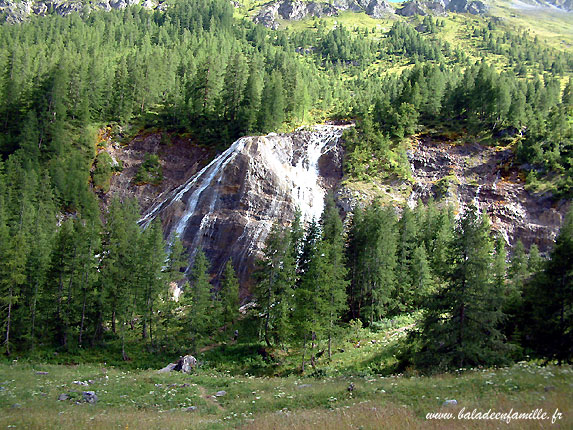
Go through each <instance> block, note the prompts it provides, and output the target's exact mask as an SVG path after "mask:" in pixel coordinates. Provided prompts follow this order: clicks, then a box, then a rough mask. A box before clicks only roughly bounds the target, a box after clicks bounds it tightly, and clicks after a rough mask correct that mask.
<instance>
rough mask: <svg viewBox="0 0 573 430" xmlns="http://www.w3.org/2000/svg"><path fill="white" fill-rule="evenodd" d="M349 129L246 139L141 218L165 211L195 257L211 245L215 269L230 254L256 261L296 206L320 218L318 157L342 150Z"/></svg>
mask: <svg viewBox="0 0 573 430" xmlns="http://www.w3.org/2000/svg"><path fill="white" fill-rule="evenodd" d="M344 128H346V126H333V125H319V126H314V127H312V128H300V129H298V130H296V131H295V132H294V133H290V134H285V135H279V134H276V133H271V134H269V135H267V136H258V137H244V138H241V139H239V140H237V141H236V142H235V143H233V145H231V146H230V147H229V148H228V149H227V150H226V151H225V152H223V153H222V154H220V155H219V156H218V157H217V158H215V159H214V160H213V161H211V162H210V163H209V164H208V165H207V166H205V167H204V168H203V169H202V170H201V171H199V172H198V173H197V174H196V175H194V176H193V177H192V178H191V179H189V180H188V181H187V182H186V183H184V184H183V185H181V186H180V187H179V188H177V189H175V190H173V191H172V192H170V193H169V194H167V195H166V196H165V198H163V199H162V201H160V202H158V203H156V204H155V205H154V206H153V207H152V208H151V210H150V211H149V212H148V213H147V214H146V215H145V216H144V217H143V218H141V220H140V221H139V223H140V225H142V226H144V227H146V226H147V225H149V223H150V222H151V221H152V220H153V219H154V218H156V217H157V216H159V215H160V214H162V216H166V217H167V219H170V220H171V222H170V224H169V230H168V231H166V235H167V236H168V237H169V238H170V240H173V238H174V237H175V235H178V236H179V237H181V238H182V239H184V243H185V246H186V247H187V249H188V250H189V251H190V252H189V255H190V260H191V261H192V260H193V258H194V254H195V250H196V249H198V248H199V247H202V248H203V249H205V250H208V251H209V252H210V253H211V257H212V258H213V259H214V261H215V262H214V267H213V268H214V270H215V271H218V270H219V269H221V270H222V263H224V261H222V260H223V259H226V258H228V256H229V255H230V256H232V258H233V261H234V262H235V263H236V264H238V265H245V266H246V265H249V264H250V265H252V258H254V255H256V253H257V252H258V251H260V250H261V249H262V247H263V244H264V241H265V240H266V237H267V235H268V233H269V231H270V229H271V226H272V224H273V223H274V222H275V221H279V222H280V223H285V222H289V221H290V220H291V217H292V214H293V213H294V210H295V209H297V208H298V209H299V210H300V211H301V215H302V219H303V221H305V222H308V221H310V220H311V219H313V218H314V219H316V220H318V219H319V218H320V216H321V214H322V210H323V207H324V196H325V193H326V191H325V189H324V184H323V183H322V181H323V180H322V177H321V175H320V166H319V161H320V159H321V157H322V156H323V155H324V154H326V153H328V152H329V151H332V150H336V149H337V148H338V146H337V143H338V141H339V139H340V137H341V136H342V132H343V129H344ZM336 160H337V159H336ZM336 163H338V161H336ZM336 163H335V164H336ZM176 202H178V204H177V205H174V203H176ZM218 256H220V257H218ZM219 258H220V259H221V261H219V260H218V259H219ZM225 261H226V260H225ZM248 261H250V262H251V263H247V262H248Z"/></svg>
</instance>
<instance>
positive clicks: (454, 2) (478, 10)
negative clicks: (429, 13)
mask: <svg viewBox="0 0 573 430" xmlns="http://www.w3.org/2000/svg"><path fill="white" fill-rule="evenodd" d="M446 9H447V10H449V11H450V12H457V13H469V14H472V15H483V14H485V13H486V12H487V11H488V10H489V6H488V5H487V4H485V3H484V2H483V1H481V0H451V1H450V2H449V3H448V6H447V8H446Z"/></svg>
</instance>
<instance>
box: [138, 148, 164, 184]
mask: <svg viewBox="0 0 573 430" xmlns="http://www.w3.org/2000/svg"><path fill="white" fill-rule="evenodd" d="M162 180H163V169H162V168H161V164H160V163H159V155H157V154H145V159H144V160H143V163H141V165H140V166H139V169H138V170H137V174H136V175H135V178H133V181H134V182H135V184H136V185H145V184H152V185H159V183H161V181H162Z"/></svg>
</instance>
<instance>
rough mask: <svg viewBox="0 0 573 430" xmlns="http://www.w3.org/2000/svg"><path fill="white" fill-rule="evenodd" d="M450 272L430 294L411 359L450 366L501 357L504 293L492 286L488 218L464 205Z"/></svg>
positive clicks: (439, 366) (426, 365)
mask: <svg viewBox="0 0 573 430" xmlns="http://www.w3.org/2000/svg"><path fill="white" fill-rule="evenodd" d="M451 255H452V257H451V258H452V263H451V264H452V267H453V271H452V273H451V274H450V276H449V277H448V283H447V284H446V285H445V286H444V287H442V288H441V289H440V290H438V291H437V292H436V294H434V295H433V297H432V298H431V301H430V303H429V305H428V309H427V312H426V314H425V315H424V318H423V321H422V322H421V323H420V325H419V329H418V331H417V332H415V333H413V334H412V335H411V338H413V339H415V340H416V341H417V342H418V350H417V352H416V354H415V357H414V363H415V364H416V366H417V367H419V368H421V369H441V370H447V369H453V368H460V367H466V366H473V365H480V364H497V363H501V362H503V361H504V358H505V351H506V348H505V347H504V343H503V338H502V335H501V333H500V332H499V330H498V326H499V323H500V321H501V319H502V316H503V314H502V312H501V309H502V305H503V292H502V291H499V288H497V287H496V286H495V283H494V282H493V279H492V276H491V273H492V269H493V267H494V266H493V263H494V260H493V256H494V254H493V245H492V241H491V239H490V227H489V221H488V220H487V217H485V216H480V215H479V213H478V212H477V210H476V208H469V209H468V210H467V211H466V212H465V213H464V214H463V215H462V217H461V219H460V220H459V222H458V225H457V228H456V237H455V241H454V245H453V249H452V253H451Z"/></svg>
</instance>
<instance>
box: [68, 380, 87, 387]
mask: <svg viewBox="0 0 573 430" xmlns="http://www.w3.org/2000/svg"><path fill="white" fill-rule="evenodd" d="M72 384H76V385H84V386H87V385H88V383H87V382H84V381H73V382H72Z"/></svg>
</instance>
